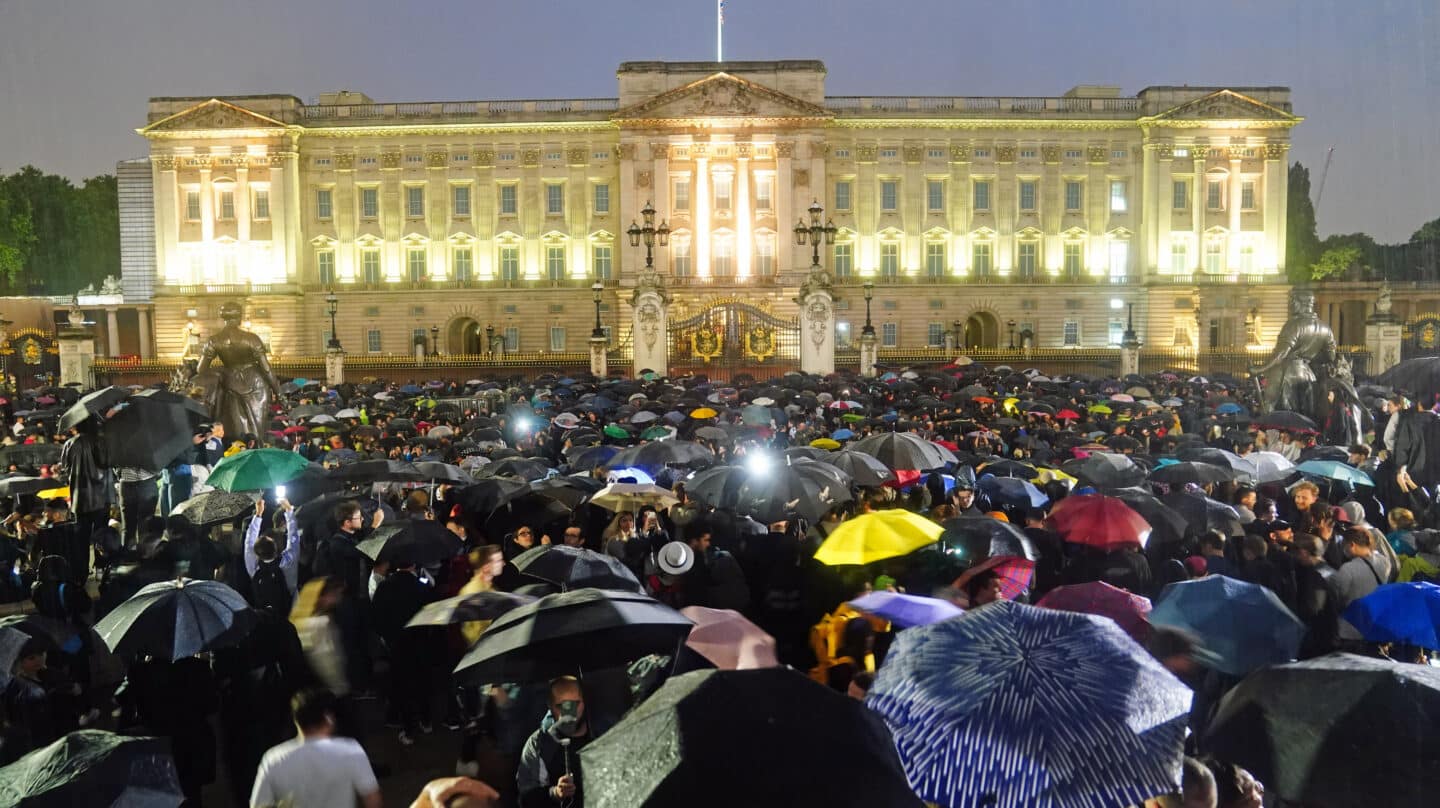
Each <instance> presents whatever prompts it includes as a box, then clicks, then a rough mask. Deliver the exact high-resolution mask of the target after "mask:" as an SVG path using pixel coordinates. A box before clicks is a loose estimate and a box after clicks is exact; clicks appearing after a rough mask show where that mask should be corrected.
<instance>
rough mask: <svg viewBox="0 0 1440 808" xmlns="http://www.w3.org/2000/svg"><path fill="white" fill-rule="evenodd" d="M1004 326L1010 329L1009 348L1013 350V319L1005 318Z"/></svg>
mask: <svg viewBox="0 0 1440 808" xmlns="http://www.w3.org/2000/svg"><path fill="white" fill-rule="evenodd" d="M1005 326H1006V327H1007V328H1009V329H1010V350H1012V351H1013V350H1015V321H1014V320H1006V321H1005Z"/></svg>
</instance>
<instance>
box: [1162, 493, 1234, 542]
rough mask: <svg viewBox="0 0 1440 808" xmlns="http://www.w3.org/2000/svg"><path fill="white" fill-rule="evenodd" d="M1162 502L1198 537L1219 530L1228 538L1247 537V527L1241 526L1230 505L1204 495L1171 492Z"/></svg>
mask: <svg viewBox="0 0 1440 808" xmlns="http://www.w3.org/2000/svg"><path fill="white" fill-rule="evenodd" d="M1160 501H1161V502H1162V503H1164V504H1165V505H1166V506H1168V507H1169V508H1170V509H1171V510H1173V511H1175V512H1176V513H1178V514H1180V516H1181V517H1182V518H1184V519H1185V523H1186V525H1188V526H1189V529H1190V531H1191V532H1193V533H1195V534H1196V535H1199V534H1201V533H1204V532H1206V531H1208V530H1218V531H1220V532H1221V533H1224V534H1225V535H1227V536H1244V535H1245V526H1244V525H1242V524H1240V514H1238V513H1236V512H1235V509H1234V508H1232V507H1230V506H1229V505H1226V504H1225V503H1223V502H1217V501H1216V500H1213V499H1211V498H1209V497H1207V496H1205V495H1204V494H1199V493H1195V492H1191V491H1171V492H1170V493H1168V494H1166V495H1165V496H1163V497H1161V498H1160Z"/></svg>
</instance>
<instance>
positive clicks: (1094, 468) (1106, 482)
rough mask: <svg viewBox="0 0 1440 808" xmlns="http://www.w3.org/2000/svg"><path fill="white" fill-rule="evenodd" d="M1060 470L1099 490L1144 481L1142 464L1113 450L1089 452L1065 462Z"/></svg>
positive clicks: (1122, 486) (1137, 483) (1123, 486)
mask: <svg viewBox="0 0 1440 808" xmlns="http://www.w3.org/2000/svg"><path fill="white" fill-rule="evenodd" d="M1060 470H1061V471H1063V472H1065V473H1066V474H1069V475H1070V476H1072V477H1074V478H1076V479H1077V480H1079V481H1080V482H1082V483H1084V484H1086V485H1091V486H1094V487H1095V488H1098V489H1101V490H1108V489H1112V488H1125V487H1128V486H1132V485H1139V484H1140V483H1142V482H1144V481H1145V469H1144V468H1143V467H1142V466H1140V465H1139V464H1137V463H1136V462H1135V461H1134V460H1131V459H1130V456H1129V455H1125V454H1118V453H1114V452H1091V453H1090V455H1089V456H1088V457H1084V458H1081V459H1079V460H1071V461H1069V462H1068V463H1065V464H1064V465H1062V466H1061V467H1060Z"/></svg>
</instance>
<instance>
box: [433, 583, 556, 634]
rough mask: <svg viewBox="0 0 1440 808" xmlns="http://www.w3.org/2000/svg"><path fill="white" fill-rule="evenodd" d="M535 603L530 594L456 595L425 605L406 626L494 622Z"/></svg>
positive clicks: (479, 593)
mask: <svg viewBox="0 0 1440 808" xmlns="http://www.w3.org/2000/svg"><path fill="white" fill-rule="evenodd" d="M535 600H536V598H534V597H531V596H529V595H518V594H515V593H513V592H496V591H489V592H472V593H470V594H468V595H456V596H455V597H453V598H446V599H444V600H437V601H435V602H434V603H427V604H425V605H424V606H423V607H421V609H420V611H418V612H416V613H415V616H414V617H412V618H410V622H408V623H406V624H405V627H406V628H424V627H427V626H450V625H454V624H456V623H468V622H471V621H472V620H494V619H495V618H497V617H499V616H500V615H502V614H505V613H506V612H509V611H511V610H512V609H516V608H519V607H521V606H524V605H525V604H527V603H534V602H535Z"/></svg>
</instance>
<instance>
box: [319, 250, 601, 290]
mask: <svg viewBox="0 0 1440 808" xmlns="http://www.w3.org/2000/svg"><path fill="white" fill-rule="evenodd" d="M566 252H567V250H566V248H565V247H564V246H560V245H547V246H546V247H545V279H547V280H552V281H560V280H565V279H566V278H569V277H570V276H569V274H568V270H567V267H566V264H567V261H566ZM498 258H499V261H498V266H499V273H498V275H499V278H500V280H502V281H518V280H520V248H519V247H508V246H507V247H501V248H500V251H499V255H498ZM315 262H316V269H317V274H318V276H319V280H320V283H321V284H322V285H324V286H330V285H333V284H334V283H336V282H337V279H338V275H337V273H336V271H335V251H334V250H331V249H322V250H319V251H317V252H316V254H315ZM428 264H429V252H428V250H426V248H424V247H410V248H407V249H406V250H405V277H406V279H407V280H409V281H411V282H412V283H420V282H422V281H425V280H427V279H428V278H429V266H428ZM590 267H591V272H592V273H593V277H594V278H596V279H598V280H610V279H611V278H613V277H614V273H615V269H614V253H613V249H612V247H611V246H610V245H608V244H597V245H594V246H593V247H592V248H591V250H590ZM450 269H451V277H452V278H454V279H455V280H458V281H471V280H475V278H476V275H475V250H474V248H472V247H454V248H452V249H451V251H450ZM356 280H357V281H359V282H361V283H367V284H380V283H383V282H385V280H386V276H385V272H384V270H383V269H382V266H381V259H380V250H379V249H377V248H362V249H361V250H360V272H359V274H358V276H357V277H356Z"/></svg>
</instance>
